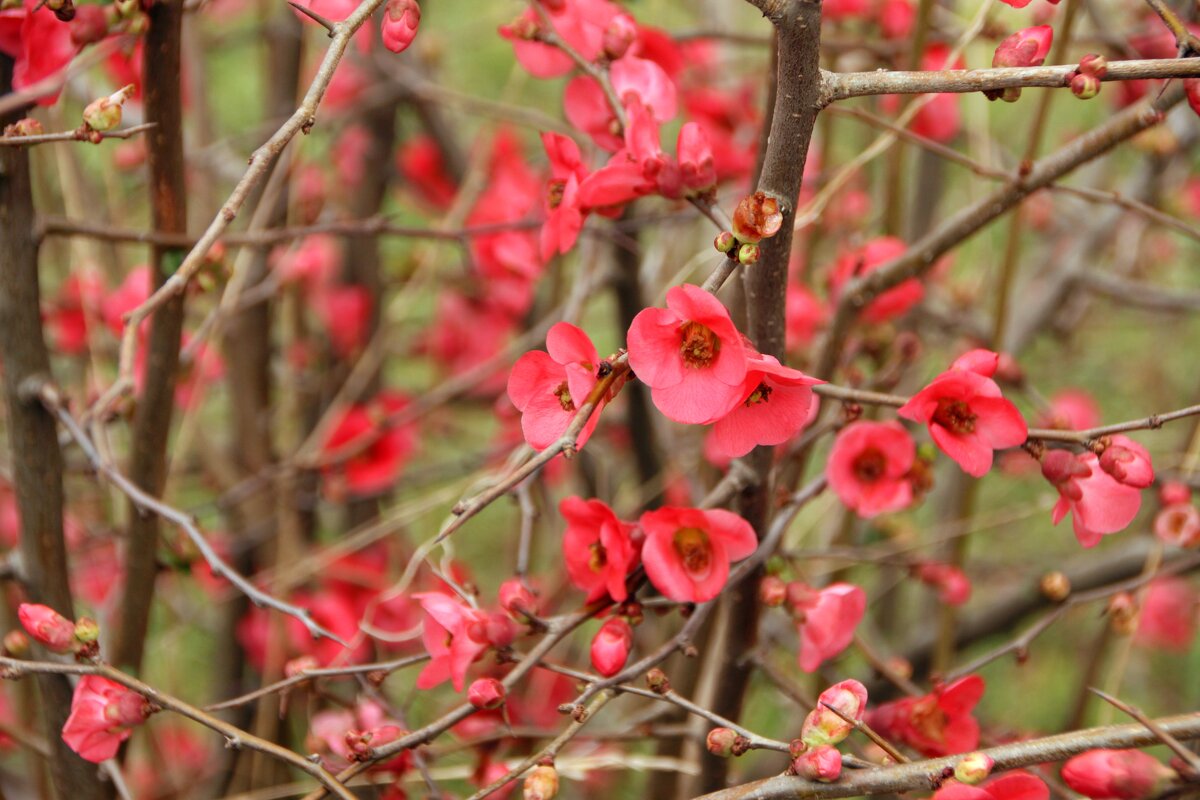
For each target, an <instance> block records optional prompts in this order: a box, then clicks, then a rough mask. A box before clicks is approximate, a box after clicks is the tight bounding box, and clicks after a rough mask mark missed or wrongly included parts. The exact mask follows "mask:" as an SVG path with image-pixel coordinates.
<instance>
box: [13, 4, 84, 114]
mask: <svg viewBox="0 0 1200 800" xmlns="http://www.w3.org/2000/svg"><path fill="white" fill-rule="evenodd" d="M35 9H37V10H35ZM75 50H76V48H75V43H74V42H72V41H71V26H70V25H67V24H66V23H63V22H60V21H59V20H58V18H57V17H56V16H55V15H54V12H53V11H51V10H50V9H49V8H40V7H39V4H38V3H37V2H35V0H25V4H24V6H23V7H20V6H18V7H17V8H13V9H8V10H6V11H0V52H2V53H4V54H5V55H7V56H10V57H11V58H12V59H13V61H14V63H13V73H12V87H13V89H14V90H16V91H20V90H21V89H25V88H28V87H29V86H32V85H33V84H35V83H37V82H38V81H40V80H42V79H43V78H48V77H50V76H51V75H54V74H55V73H57V72H59V71H60V70H62V69H63V68H64V67H66V66H67V64H68V63H69V62H70V60H71V59H72V58H73V57H74V56H75ZM57 99H58V92H51V93H49V94H47V95H44V96H42V97H40V98H38V101H37V103H38V105H43V106H48V105H51V104H53V103H54V101H55V100H57Z"/></svg>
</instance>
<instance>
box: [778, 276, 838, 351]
mask: <svg viewBox="0 0 1200 800" xmlns="http://www.w3.org/2000/svg"><path fill="white" fill-rule="evenodd" d="M828 320H829V306H828V305H826V304H825V303H823V302H822V301H821V300H819V299H818V298H817V296H816V295H815V294H813V293H812V292H811V291H809V290H808V289H806V288H805V287H803V286H798V285H796V284H794V283H789V284H788V288H787V349H788V351H789V352H792V351H795V350H798V349H801V348H805V347H807V346H808V345H810V344H811V343H812V341H813V338H814V337H815V336H816V334H817V330H818V329H819V328H820V327H821V326H823V325H824V324H825V323H826V322H827V321H828Z"/></svg>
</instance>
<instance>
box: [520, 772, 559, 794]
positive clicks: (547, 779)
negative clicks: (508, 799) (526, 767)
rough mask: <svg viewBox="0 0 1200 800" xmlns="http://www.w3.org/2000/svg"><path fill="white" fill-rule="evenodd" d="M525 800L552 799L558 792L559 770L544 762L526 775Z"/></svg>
mask: <svg viewBox="0 0 1200 800" xmlns="http://www.w3.org/2000/svg"><path fill="white" fill-rule="evenodd" d="M522 791H523V793H524V796H525V800H550V798H552V797H554V796H555V795H556V794H558V770H556V769H555V768H554V767H552V766H549V765H546V764H543V765H542V766H540V767H534V768H533V770H532V771H531V772H530V773H529V774H528V775H526V776H525V786H524V788H523V790H522Z"/></svg>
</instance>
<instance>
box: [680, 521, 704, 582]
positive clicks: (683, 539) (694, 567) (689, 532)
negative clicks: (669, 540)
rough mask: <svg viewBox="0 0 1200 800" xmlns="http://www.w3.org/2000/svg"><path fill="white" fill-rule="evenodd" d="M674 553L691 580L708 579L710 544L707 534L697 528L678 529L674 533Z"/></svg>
mask: <svg viewBox="0 0 1200 800" xmlns="http://www.w3.org/2000/svg"><path fill="white" fill-rule="evenodd" d="M674 545H675V552H676V553H678V554H679V559H680V560H681V561H682V562H683V567H684V569H686V570H687V572H688V575H689V576H690V577H691V578H692V579H693V580H703V579H704V578H706V577H708V571H709V569H710V568H711V567H712V544H711V543H710V542H709V541H708V534H707V533H705V532H704V531H702V530H700V529H699V528H680V529H679V530H677V531H675V541H674Z"/></svg>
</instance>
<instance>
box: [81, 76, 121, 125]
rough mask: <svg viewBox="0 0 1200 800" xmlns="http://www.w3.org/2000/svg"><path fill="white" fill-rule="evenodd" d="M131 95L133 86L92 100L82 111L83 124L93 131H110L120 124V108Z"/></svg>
mask: <svg viewBox="0 0 1200 800" xmlns="http://www.w3.org/2000/svg"><path fill="white" fill-rule="evenodd" d="M132 94H133V84H132V83H131V84H129V85H128V86H125V87H124V88H121V89H118V90H117V91H115V92H113V93H112V94H110V95H109V96H108V97H101V98H99V99H98V100H93V101H92V102H90V103H88V104H87V107H86V108H84V109H83V123H84V124H85V125H87V126H88V127H89V128H91V129H92V130H93V131H98V132H103V131H111V130H112V129H113V128H115V127H117V126H118V125H120V124H121V106H123V105H125V101H126V100H128V99H129V97H130V95H132Z"/></svg>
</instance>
